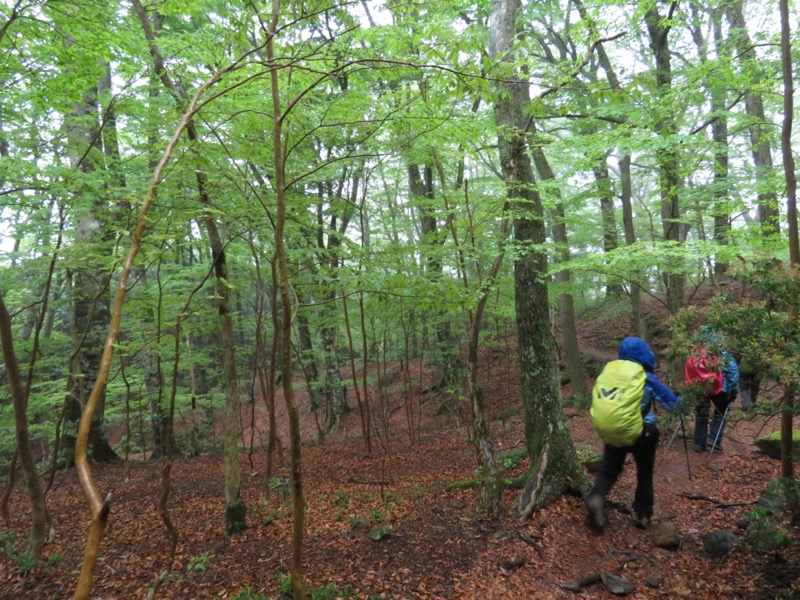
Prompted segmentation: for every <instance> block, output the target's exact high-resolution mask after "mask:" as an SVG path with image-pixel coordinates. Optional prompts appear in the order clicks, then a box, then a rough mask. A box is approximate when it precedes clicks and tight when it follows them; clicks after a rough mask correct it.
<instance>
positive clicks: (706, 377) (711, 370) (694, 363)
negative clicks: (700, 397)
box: [683, 348, 723, 395]
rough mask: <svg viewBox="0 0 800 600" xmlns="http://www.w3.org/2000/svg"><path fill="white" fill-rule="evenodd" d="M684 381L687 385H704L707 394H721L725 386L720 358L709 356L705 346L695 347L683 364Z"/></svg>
mask: <svg viewBox="0 0 800 600" xmlns="http://www.w3.org/2000/svg"><path fill="white" fill-rule="evenodd" d="M683 382H684V383H685V384H686V386H687V387H697V386H702V387H703V388H704V389H707V390H708V391H707V392H706V393H707V394H711V395H716V394H719V393H720V392H721V391H722V388H723V381H722V370H721V369H720V368H719V358H718V357H716V356H709V355H708V354H707V353H706V351H705V349H704V348H693V349H692V352H691V354H689V358H687V359H686V363H685V364H684V365H683Z"/></svg>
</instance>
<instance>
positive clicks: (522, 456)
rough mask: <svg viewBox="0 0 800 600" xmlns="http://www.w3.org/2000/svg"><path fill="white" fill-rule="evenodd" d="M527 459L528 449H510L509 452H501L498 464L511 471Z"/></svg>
mask: <svg viewBox="0 0 800 600" xmlns="http://www.w3.org/2000/svg"><path fill="white" fill-rule="evenodd" d="M526 460H528V449H527V448H517V449H516V450H509V451H508V452H503V453H502V454H500V455H499V456H498V457H497V464H498V465H499V466H500V468H502V469H503V470H504V471H511V470H512V469H516V468H517V467H518V466H519V465H521V464H522V463H523V462H525V461H526Z"/></svg>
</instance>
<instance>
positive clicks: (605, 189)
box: [592, 156, 622, 296]
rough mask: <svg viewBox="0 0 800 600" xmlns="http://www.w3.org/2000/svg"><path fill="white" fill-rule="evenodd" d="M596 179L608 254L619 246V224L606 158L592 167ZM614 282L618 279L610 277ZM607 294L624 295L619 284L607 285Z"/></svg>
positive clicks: (604, 239)
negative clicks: (616, 217)
mask: <svg viewBox="0 0 800 600" xmlns="http://www.w3.org/2000/svg"><path fill="white" fill-rule="evenodd" d="M592 171H593V172H594V179H595V182H596V183H597V195H598V197H599V198H600V216H601V220H602V223H603V251H604V252H605V253H606V254H608V253H609V252H613V251H614V250H616V249H617V247H618V246H619V242H618V241H617V223H616V219H615V217H614V192H613V190H612V189H611V179H610V178H609V176H608V165H607V164H606V157H605V156H603V157H602V158H601V159H600V160H598V161H597V162H596V163H595V164H594V166H593V167H592ZM608 279H609V280H611V281H613V280H615V279H616V277H613V276H609V277H608ZM606 294H607V295H609V296H620V295H622V285H620V284H619V283H618V282H617V283H610V282H609V283H607V284H606Z"/></svg>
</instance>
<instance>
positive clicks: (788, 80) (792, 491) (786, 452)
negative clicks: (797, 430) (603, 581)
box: [780, 0, 800, 517]
mask: <svg viewBox="0 0 800 600" xmlns="http://www.w3.org/2000/svg"><path fill="white" fill-rule="evenodd" d="M780 11H781V66H782V71H783V127H782V129H781V152H782V154H783V172H784V175H785V176H786V200H787V202H786V204H787V208H788V211H787V212H788V226H789V259H790V261H791V264H792V267H793V268H794V270H795V271H794V273H795V277H797V276H798V269H800V238H798V225H797V175H796V174H795V162H794V155H793V154H792V123H793V115H794V97H793V96H794V82H793V70H792V45H791V35H790V34H791V32H790V29H789V2H788V0H780ZM789 317H790V318H791V319H792V320H793V321H795V322H797V321H798V319H799V318H800V315H799V314H798V303H797V302H795V303H794V304H793V305H792V306H791V307H790V309H789ZM787 388H788V389H787V390H786V393H785V394H784V397H783V407H782V412H781V476H782V477H784V478H786V479H790V480H793V479H794V462H793V456H792V453H793V450H792V446H793V443H794V441H793V437H794V436H793V419H794V413H795V411H794V404H795V401H796V400H797V393H798V389H800V386H798V385H797V384H796V382H795V383H793V384H790V385H789V386H787ZM786 489H787V490H789V491H788V493H787V500H788V504H789V506H790V508H791V510H792V513H793V515H794V516H795V517H797V516H798V515H800V498H799V497H798V493H797V489H796V486H786Z"/></svg>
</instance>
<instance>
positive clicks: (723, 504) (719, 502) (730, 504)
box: [678, 492, 758, 508]
mask: <svg viewBox="0 0 800 600" xmlns="http://www.w3.org/2000/svg"><path fill="white" fill-rule="evenodd" d="M678 495H679V496H682V497H684V498H687V499H688V500H702V501H704V502H711V503H712V504H714V505H715V506H714V507H713V508H734V507H736V506H751V505H753V504H757V503H758V500H750V501H749V502H722V500H717V499H716V498H711V497H710V496H704V495H702V494H700V495H694V494H687V493H685V492H681V493H680V494H678Z"/></svg>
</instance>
